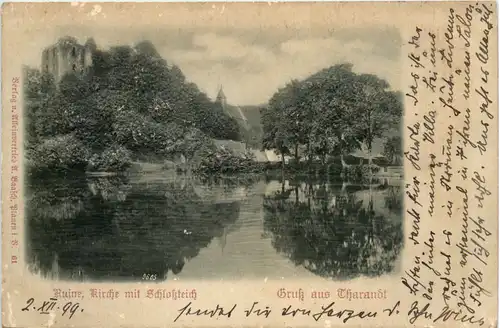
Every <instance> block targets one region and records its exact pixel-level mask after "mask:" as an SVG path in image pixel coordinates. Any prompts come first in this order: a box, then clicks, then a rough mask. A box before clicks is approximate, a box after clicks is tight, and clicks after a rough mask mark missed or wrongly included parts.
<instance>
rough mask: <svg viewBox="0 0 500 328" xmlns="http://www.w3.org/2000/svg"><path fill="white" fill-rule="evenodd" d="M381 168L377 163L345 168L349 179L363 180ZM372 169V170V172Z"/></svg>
mask: <svg viewBox="0 0 500 328" xmlns="http://www.w3.org/2000/svg"><path fill="white" fill-rule="evenodd" d="M379 170H380V167H378V166H377V165H373V164H372V165H352V166H348V167H346V168H345V172H344V175H345V178H347V179H348V180H349V181H363V180H364V179H366V178H368V177H370V173H371V174H375V173H377V172H378V171H379ZM370 171H371V172H370Z"/></svg>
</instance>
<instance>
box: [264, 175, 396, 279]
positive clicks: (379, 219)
mask: <svg viewBox="0 0 500 328" xmlns="http://www.w3.org/2000/svg"><path fill="white" fill-rule="evenodd" d="M358 188H359V187H358ZM398 188H399V187H387V188H383V187H382V190H375V191H374V190H368V193H367V192H366V190H364V191H353V190H350V191H349V190H348V189H347V186H346V185H345V184H344V185H343V186H335V185H326V184H321V185H318V186H314V185H312V184H305V185H296V186H294V187H292V188H285V187H284V186H283V188H282V190H280V191H277V192H275V193H274V194H273V195H271V196H267V197H265V198H264V208H265V216H264V226H265V229H266V231H267V232H268V234H269V235H271V238H272V245H273V247H274V248H275V249H276V250H277V251H278V252H280V253H282V254H284V255H285V256H286V257H288V258H289V259H290V260H291V261H293V263H295V264H296V265H300V266H303V267H305V268H306V269H307V270H309V271H311V272H313V273H315V274H317V275H320V276H324V277H328V278H336V279H347V278H353V277H356V276H360V275H366V276H379V275H381V274H384V273H389V272H392V271H393V270H394V265H395V263H396V259H397V257H398V256H399V253H400V251H401V248H402V242H403V230H402V226H401V224H402V222H401V220H391V219H390V218H389V216H384V215H383V214H380V212H379V214H376V213H375V210H374V196H375V197H376V195H377V193H384V194H385V195H384V199H385V201H386V204H387V205H386V208H388V209H389V211H391V212H393V213H397V214H401V212H400V211H401V200H400V192H399V191H400V190H399V189H398ZM361 189H370V188H369V187H366V188H363V187H361ZM384 189H385V190H384ZM360 193H361V195H363V196H365V197H364V198H367V199H361V198H363V197H361V196H360V195H359V194H360ZM366 195H368V197H366Z"/></svg>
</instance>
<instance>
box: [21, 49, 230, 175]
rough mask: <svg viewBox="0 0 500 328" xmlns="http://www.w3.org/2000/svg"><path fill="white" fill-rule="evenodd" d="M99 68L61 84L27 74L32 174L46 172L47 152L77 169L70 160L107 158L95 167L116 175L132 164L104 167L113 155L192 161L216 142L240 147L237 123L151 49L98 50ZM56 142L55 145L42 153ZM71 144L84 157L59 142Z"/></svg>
mask: <svg viewBox="0 0 500 328" xmlns="http://www.w3.org/2000/svg"><path fill="white" fill-rule="evenodd" d="M93 63H94V64H93V66H92V67H91V69H89V70H88V71H85V72H82V73H77V74H68V75H66V76H64V77H63V78H62V80H61V81H60V82H59V83H56V82H55V81H54V78H53V77H52V76H51V75H49V74H42V73H41V72H40V71H38V70H35V69H29V68H28V69H26V71H25V79H24V81H25V85H24V87H25V89H24V90H25V99H26V104H27V106H26V111H27V114H26V117H27V122H26V132H27V138H26V142H27V145H26V146H27V149H28V157H29V158H28V160H29V162H30V163H31V164H32V165H33V166H35V167H37V168H38V167H41V166H43V165H45V164H43V163H41V162H42V161H43V159H42V158H40V157H39V153H40V151H48V150H47V147H58V148H57V152H53V154H56V155H58V154H59V155H61V158H60V159H59V160H58V161H59V162H61V164H63V166H64V167H65V168H74V165H73V164H74V163H73V162H72V161H70V162H66V160H65V157H67V156H70V155H71V154H72V155H74V156H75V154H78V157H79V158H80V159H81V160H83V161H84V162H87V163H88V162H89V161H90V158H94V159H97V158H101V159H100V160H94V161H93V163H94V164H93V165H94V166H95V164H96V163H101V164H102V165H103V166H101V167H97V169H114V168H118V167H124V166H126V163H125V162H123V163H118V162H117V161H120V159H122V160H125V159H127V158H128V157H127V156H124V157H123V158H121V157H116V158H114V159H103V157H104V155H106V156H114V155H113V154H115V153H116V152H113V151H109V150H107V149H109V148H110V147H111V148H113V149H121V150H120V152H118V153H116V154H122V153H123V152H127V150H129V151H130V152H131V154H130V156H131V157H132V158H133V157H134V156H135V155H136V154H137V153H138V152H141V153H149V154H157V155H160V156H162V157H168V156H172V157H173V156H176V154H183V155H184V156H185V157H186V158H188V159H189V156H192V155H193V154H194V152H195V149H193V148H199V147H203V146H207V147H210V138H216V139H233V140H238V139H239V133H238V125H237V122H236V121H235V120H234V119H232V118H230V117H229V116H228V115H226V114H225V113H223V111H222V109H221V108H220V106H217V105H216V104H215V103H214V102H212V101H211V100H210V99H209V98H208V97H207V96H206V95H205V94H204V93H202V92H200V91H199V90H198V88H197V87H196V85H194V84H192V83H188V82H186V80H185V77H184V75H183V74H182V72H181V70H180V69H179V68H178V67H177V66H169V65H167V62H166V61H165V60H164V59H162V58H161V57H160V56H159V55H158V53H157V52H156V50H155V49H154V46H153V45H152V44H151V43H149V42H142V43H140V44H138V45H137V46H135V47H134V48H132V47H128V46H120V47H114V48H111V49H110V50H109V51H99V50H96V51H95V53H94V55H93ZM186 135H187V136H188V137H187V138H185V137H186ZM52 138H56V139H55V140H54V142H56V144H54V142H52V143H49V144H47V145H46V146H44V145H45V144H46V143H47V141H48V140H50V139H52ZM61 138H62V139H61ZM68 138H74V139H75V140H76V142H75V145H77V146H78V147H83V148H84V149H85V150H84V151H83V150H81V151H79V152H77V153H75V149H74V147H75V146H73V145H71V143H64V142H62V143H61V142H59V141H60V139H61V140H65V139H68ZM66 144H67V145H68V146H69V147H68V148H65V147H64V145H66ZM44 147H45V148H44ZM103 152H106V154H104V153H103ZM108 161H109V164H110V165H111V166H110V167H107V164H106V162H108ZM56 162H57V161H56ZM79 164H80V163H79ZM95 168H96V167H94V169H95Z"/></svg>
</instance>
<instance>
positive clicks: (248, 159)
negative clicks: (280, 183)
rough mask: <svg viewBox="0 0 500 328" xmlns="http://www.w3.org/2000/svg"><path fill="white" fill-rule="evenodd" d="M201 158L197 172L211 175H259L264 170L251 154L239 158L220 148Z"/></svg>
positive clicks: (196, 168)
mask: <svg viewBox="0 0 500 328" xmlns="http://www.w3.org/2000/svg"><path fill="white" fill-rule="evenodd" d="M204 155H205V156H204V157H201V158H200V161H199V162H198V163H197V166H196V167H195V168H194V171H195V172H199V173H211V174H214V173H215V174H231V173H257V172H261V171H262V170H263V165H262V164H260V163H258V162H256V161H255V157H254V155H253V154H252V153H251V152H248V151H247V152H245V153H244V154H243V155H241V156H238V155H236V154H235V153H234V152H232V151H231V150H230V149H227V148H218V149H216V150H214V151H206V152H205V154H204Z"/></svg>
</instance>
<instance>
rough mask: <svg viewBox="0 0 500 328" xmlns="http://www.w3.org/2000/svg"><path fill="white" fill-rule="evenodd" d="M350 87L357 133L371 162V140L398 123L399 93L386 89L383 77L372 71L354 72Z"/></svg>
mask: <svg viewBox="0 0 500 328" xmlns="http://www.w3.org/2000/svg"><path fill="white" fill-rule="evenodd" d="M353 89H354V90H353V97H354V98H355V107H354V111H355V115H356V118H357V119H356V121H355V122H356V129H357V135H358V139H359V141H361V142H363V143H364V144H365V145H366V146H367V148H368V152H369V154H370V164H371V151H372V144H373V140H374V139H375V138H380V137H382V136H384V134H386V133H387V132H388V131H389V130H390V129H393V128H395V127H397V126H398V125H399V123H400V119H401V115H402V111H403V104H402V98H401V93H400V92H394V91H390V90H388V89H389V84H388V83H387V82H386V81H385V80H383V79H380V78H379V77H377V76H375V75H371V74H361V75H359V76H357V78H356V79H355V81H354V84H353Z"/></svg>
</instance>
